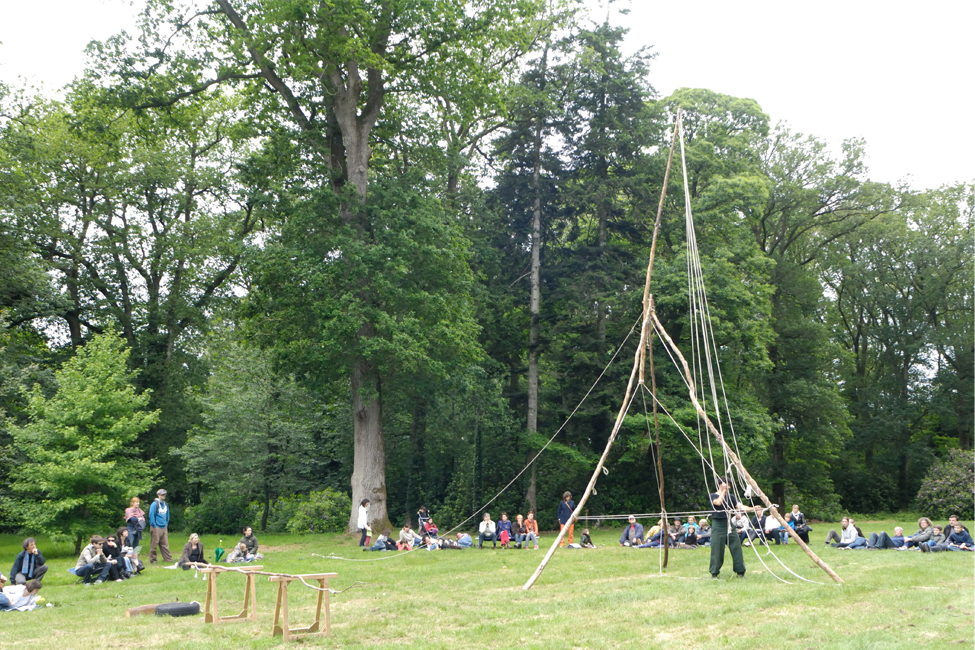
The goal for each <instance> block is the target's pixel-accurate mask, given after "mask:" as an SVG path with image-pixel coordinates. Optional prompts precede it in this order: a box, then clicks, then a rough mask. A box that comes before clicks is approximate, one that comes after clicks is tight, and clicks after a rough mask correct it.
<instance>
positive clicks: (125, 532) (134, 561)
mask: <svg viewBox="0 0 975 650" xmlns="http://www.w3.org/2000/svg"><path fill="white" fill-rule="evenodd" d="M115 537H116V539H118V545H119V546H120V547H121V548H122V553H121V556H122V562H123V564H124V565H125V573H127V574H128V575H126V576H125V577H126V578H131V577H132V576H134V575H138V574H139V572H141V571H142V570H143V569H145V567H144V566H143V565H142V562H140V561H139V556H138V554H137V553H136V552H135V549H134V548H132V545H131V544H129V529H128V528H127V527H126V526H120V527H119V528H118V530H116V531H115Z"/></svg>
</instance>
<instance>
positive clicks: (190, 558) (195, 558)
mask: <svg viewBox="0 0 975 650" xmlns="http://www.w3.org/2000/svg"><path fill="white" fill-rule="evenodd" d="M245 548H246V547H245ZM176 564H177V566H179V568H181V569H183V571H189V570H190V568H191V567H197V568H199V567H204V566H207V561H206V560H204V559H203V543H202V542H200V536H199V535H197V534H196V533H192V534H191V535H190V539H189V541H188V542H186V544H185V545H184V546H183V555H181V556H180V558H179V561H178V562H177V563H176Z"/></svg>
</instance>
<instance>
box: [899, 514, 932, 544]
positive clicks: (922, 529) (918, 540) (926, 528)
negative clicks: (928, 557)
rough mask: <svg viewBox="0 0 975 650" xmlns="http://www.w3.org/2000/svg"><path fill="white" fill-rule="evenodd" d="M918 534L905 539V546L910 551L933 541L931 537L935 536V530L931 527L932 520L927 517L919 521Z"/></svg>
mask: <svg viewBox="0 0 975 650" xmlns="http://www.w3.org/2000/svg"><path fill="white" fill-rule="evenodd" d="M917 526H918V529H917V532H916V533H914V534H913V535H909V536H908V537H905V538H904V546H906V547H907V548H908V549H917V548H919V547H920V546H921V544H924V543H926V542H927V541H928V540H929V539H931V535H933V534H934V528H933V527H932V526H931V520H930V519H928V518H927V517H921V518H920V519H918V520H917Z"/></svg>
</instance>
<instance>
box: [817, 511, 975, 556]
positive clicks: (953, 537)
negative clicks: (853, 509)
mask: <svg viewBox="0 0 975 650" xmlns="http://www.w3.org/2000/svg"><path fill="white" fill-rule="evenodd" d="M840 523H841V527H840V530H839V531H836V530H830V531H829V535H827V536H826V541H825V542H824V544H826V545H831V546H832V547H833V548H839V549H846V550H856V549H867V550H871V551H882V550H895V551H920V552H922V553H938V552H942V551H969V552H971V551H972V550H973V546H975V542H973V540H972V536H971V533H970V532H969V530H968V528H967V527H966V526H964V525H963V524H962V523H961V522H960V521H959V520H958V515H951V516H950V517H948V524H947V525H946V526H938V525H935V524H933V523H932V522H931V520H930V519H929V518H927V517H921V518H920V519H918V520H917V526H918V529H917V532H915V533H914V534H913V535H905V534H904V529H903V528H901V527H900V526H895V527H894V534H893V535H889V534H888V533H887V531H881V532H879V533H870V536H869V537H865V536H864V534H863V531H862V530H861V529H860V527H859V526H857V525H856V522H854V521H853V518H852V517H843V519H842V521H841V522H840Z"/></svg>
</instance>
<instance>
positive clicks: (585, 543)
mask: <svg viewBox="0 0 975 650" xmlns="http://www.w3.org/2000/svg"><path fill="white" fill-rule="evenodd" d="M579 545H580V546H581V547H582V548H596V545H595V544H593V543H592V537H590V536H589V529H588V528H583V529H582V541H581V542H579Z"/></svg>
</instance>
